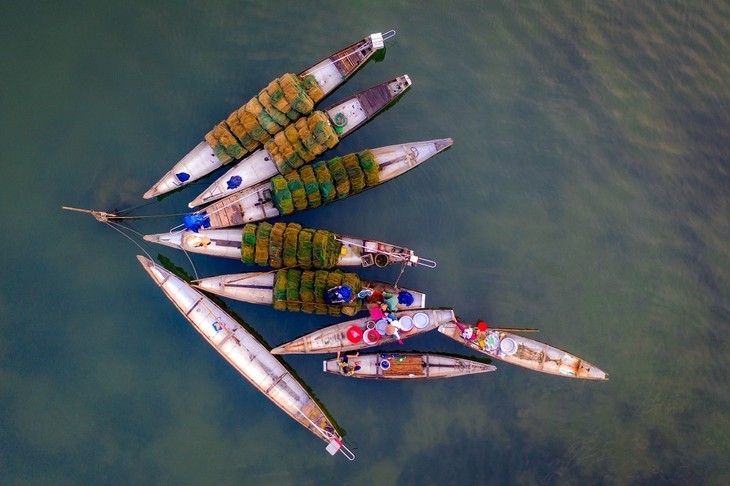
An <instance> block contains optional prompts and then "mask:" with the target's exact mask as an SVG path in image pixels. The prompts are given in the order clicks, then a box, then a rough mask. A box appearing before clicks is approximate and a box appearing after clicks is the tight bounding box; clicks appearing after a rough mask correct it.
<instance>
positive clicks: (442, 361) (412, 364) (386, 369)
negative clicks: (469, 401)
mask: <svg viewBox="0 0 730 486" xmlns="http://www.w3.org/2000/svg"><path fill="white" fill-rule="evenodd" d="M355 364H357V366H359V369H355ZM347 366H348V367H349V369H350V370H351V373H352V374H348V373H345V372H344V368H343V366H342V362H341V361H340V359H338V358H330V359H326V360H324V361H323V362H322V369H323V371H325V372H326V373H332V374H335V375H343V376H349V377H352V378H369V379H373V380H419V379H430V378H453V377H456V376H465V375H473V374H476V373H488V372H491V371H495V370H496V369H497V368H496V367H495V366H492V365H488V364H485V363H480V362H479V361H474V360H471V359H467V358H457V357H454V356H446V355H443V354H435V353H370V354H361V355H358V356H357V357H350V358H348V363H347Z"/></svg>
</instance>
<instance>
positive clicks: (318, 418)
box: [137, 255, 352, 457]
mask: <svg viewBox="0 0 730 486" xmlns="http://www.w3.org/2000/svg"><path fill="white" fill-rule="evenodd" d="M137 259H138V260H139V262H140V263H141V264H142V267H143V268H144V269H145V270H146V271H147V273H149V275H150V277H152V280H154V281H155V283H156V284H157V285H158V286H159V287H160V288H161V289H162V291H163V292H164V293H165V295H167V297H168V298H169V299H170V300H171V301H172V303H173V304H175V307H177V309H178V310H179V311H180V313H181V314H182V315H184V316H185V318H186V319H187V320H188V321H189V322H190V324H192V325H193V327H194V328H195V330H196V331H198V332H199V333H200V335H201V336H203V339H205V340H206V341H207V342H208V344H210V345H211V346H213V348H215V350H216V351H218V352H219V353H220V354H221V356H223V357H224V358H225V359H226V361H228V362H229V363H230V364H231V366H233V367H234V368H235V369H236V370H237V371H238V372H239V373H241V375H242V376H243V377H244V378H246V379H247V380H248V381H249V382H251V384H252V385H253V386H254V387H256V389H258V390H259V391H260V392H261V393H263V394H264V395H266V397H267V398H269V400H271V401H272V402H274V403H275V404H276V405H277V406H278V407H279V408H281V409H282V410H283V411H284V412H286V413H287V414H288V415H289V416H290V417H291V418H293V419H294V420H296V421H297V422H299V423H300V424H302V426H304V427H305V428H306V429H307V430H309V431H310V432H312V433H313V434H314V435H315V436H317V437H319V438H320V439H322V440H323V441H325V442H327V443H328V446H327V450H328V451H329V452H330V453H331V454H334V453H335V452H336V451H337V450H339V451H340V452H342V453H343V454H345V455H346V456H348V457H352V456H351V455H350V454H351V453H349V451H347V449H346V448H344V446H342V448H340V447H341V435H340V433H339V432H337V429H336V428H335V426H334V425H333V424H332V422H331V421H330V419H329V418H327V415H326V414H325V413H324V411H323V410H322V409H321V408H320V407H319V405H318V404H317V402H315V401H314V399H313V398H312V397H311V396H310V395H309V393H307V391H306V390H305V389H304V387H303V386H302V385H301V383H299V381H298V380H297V379H296V378H295V377H294V376H292V374H291V373H290V372H289V371H287V369H286V368H285V367H284V366H283V365H282V364H281V363H280V362H279V361H278V360H277V359H276V358H275V357H274V356H272V355H271V353H270V352H269V351H268V350H267V349H266V348H265V347H264V346H263V345H262V344H261V343H260V342H259V341H258V340H257V339H256V338H255V337H254V336H253V335H251V333H249V332H248V331H247V330H246V329H244V328H243V327H242V326H241V325H240V324H239V323H238V322H236V320H235V319H233V318H232V317H231V316H230V315H228V314H227V313H226V312H225V311H224V310H223V309H221V308H220V307H219V306H218V305H216V304H215V303H214V302H213V301H212V300H210V299H209V298H208V297H206V296H205V295H203V294H202V293H200V292H198V291H197V290H195V289H193V288H192V287H190V286H189V285H188V284H187V283H186V282H185V281H183V280H182V279H180V278H179V277H177V276H175V275H174V274H172V273H171V272H169V271H168V270H166V269H165V268H163V267H161V266H160V265H158V264H156V263H154V262H153V261H152V260H150V259H148V258H145V257H143V256H139V255H138V256H137Z"/></svg>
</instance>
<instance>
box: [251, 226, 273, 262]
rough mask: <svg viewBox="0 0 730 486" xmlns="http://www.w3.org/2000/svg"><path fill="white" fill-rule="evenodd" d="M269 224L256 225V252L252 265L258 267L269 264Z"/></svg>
mask: <svg viewBox="0 0 730 486" xmlns="http://www.w3.org/2000/svg"><path fill="white" fill-rule="evenodd" d="M271 228H272V225H271V223H267V222H265V221H264V222H263V223H259V224H258V228H257V229H256V252H255V254H254V263H255V264H256V265H260V266H266V265H268V264H269V235H270V234H271Z"/></svg>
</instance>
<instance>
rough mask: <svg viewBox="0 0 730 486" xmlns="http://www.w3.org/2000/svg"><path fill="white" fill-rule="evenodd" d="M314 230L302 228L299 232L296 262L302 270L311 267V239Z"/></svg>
mask: <svg viewBox="0 0 730 486" xmlns="http://www.w3.org/2000/svg"><path fill="white" fill-rule="evenodd" d="M313 237H314V230H313V229H310V228H304V229H303V230H301V231H300V232H299V245H298V246H297V262H298V263H299V265H301V266H302V267H304V268H311V267H312V238H313Z"/></svg>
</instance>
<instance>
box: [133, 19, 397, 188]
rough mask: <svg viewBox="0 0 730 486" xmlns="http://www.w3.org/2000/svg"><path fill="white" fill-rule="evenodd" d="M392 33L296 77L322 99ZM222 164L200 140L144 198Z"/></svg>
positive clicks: (363, 42)
mask: <svg viewBox="0 0 730 486" xmlns="http://www.w3.org/2000/svg"><path fill="white" fill-rule="evenodd" d="M393 35H395V32H394V31H390V32H387V33H385V34H381V33H376V34H371V35H369V36H367V37H366V38H364V39H362V40H360V41H358V42H356V43H354V44H352V45H350V46H347V47H345V48H344V49H341V50H339V51H337V52H335V53H333V54H332V55H330V56H327V57H326V58H324V59H322V60H321V61H320V62H318V63H316V64H314V65H313V66H311V67H309V68H308V69H306V70H304V71H302V72H301V73H299V74H298V75H297V77H298V78H299V80H304V79H305V78H307V77H308V76H310V75H311V76H314V78H315V80H316V82H317V84H318V85H319V88H320V89H321V91H322V93H321V98H323V97H324V96H327V95H328V94H329V93H331V92H332V91H334V90H335V89H336V88H337V87H338V86H340V85H341V84H342V83H344V82H345V81H346V80H347V79H348V78H349V77H350V76H352V75H353V74H354V73H355V72H356V71H357V70H358V69H359V68H360V67H362V66H363V65H364V64H365V63H366V62H367V61H368V59H370V58H371V57H372V56H373V55H374V54H375V52H377V51H378V50H379V49H382V48H383V47H384V42H383V41H384V38H386V39H387V38H390V37H392V36H393ZM222 165H223V161H221V159H220V158H219V157H218V156H216V153H215V151H214V150H213V149H212V148H211V146H210V145H209V144H208V142H206V141H203V142H200V143H199V144H198V145H197V146H196V147H195V148H194V149H193V150H191V151H190V152H189V153H188V154H187V155H186V156H185V157H183V158H182V159H181V160H180V161H179V162H178V163H177V164H175V166H174V167H173V168H172V169H170V170H169V171H168V172H167V173H166V174H165V175H164V176H162V178H161V179H160V180H159V181H158V182H157V183H156V184H155V185H153V186H152V187H151V188H150V189H149V190H148V191H147V192H146V193H145V194H144V198H145V199H150V198H153V197H156V196H159V195H161V194H165V193H167V192H170V191H173V190H175V189H178V188H180V187H182V186H185V185H187V184H190V183H191V182H193V181H196V180H198V179H200V178H201V177H204V176H206V175H208V174H210V173H211V172H213V171H214V170H216V169H218V168H220V167H221V166H222ZM180 174H185V176H184V177H182V178H181V176H180ZM183 179H184V180H183Z"/></svg>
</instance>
